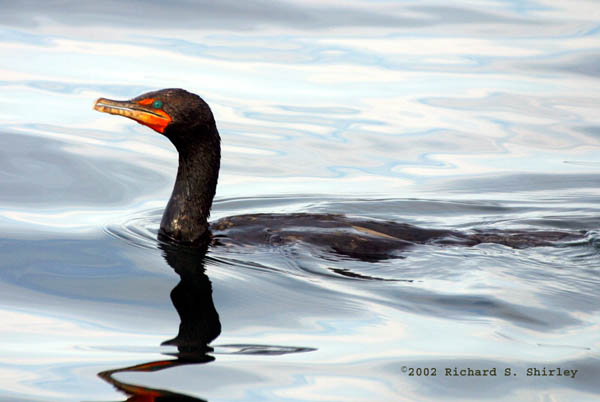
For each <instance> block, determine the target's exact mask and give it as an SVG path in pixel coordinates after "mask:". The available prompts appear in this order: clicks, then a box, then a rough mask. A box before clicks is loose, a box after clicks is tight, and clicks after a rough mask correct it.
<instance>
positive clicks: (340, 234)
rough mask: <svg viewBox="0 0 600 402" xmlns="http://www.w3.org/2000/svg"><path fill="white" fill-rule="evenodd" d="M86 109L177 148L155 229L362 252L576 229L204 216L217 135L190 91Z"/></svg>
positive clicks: (546, 238)
mask: <svg viewBox="0 0 600 402" xmlns="http://www.w3.org/2000/svg"><path fill="white" fill-rule="evenodd" d="M94 109H96V110H98V111H100V112H104V113H110V114H117V115H121V116H125V117H128V118H130V119H133V120H135V121H137V122H138V123H140V124H143V125H146V126H148V127H150V128H152V129H153V130H155V131H157V132H159V133H160V134H162V135H164V136H166V137H167V138H168V139H169V140H170V141H171V142H172V143H173V145H174V146H175V148H176V149H177V151H178V152H179V169H178V171H177V178H176V180H175V186H174V188H173V193H172V195H171V198H170V200H169V202H168V204H167V207H166V209H165V212H164V214H163V217H162V221H161V224H160V232H159V236H161V237H162V238H166V239H168V240H171V241H176V242H180V243H192V244H199V243H201V242H203V241H206V239H207V237H210V236H211V232H212V235H213V237H214V238H216V239H217V240H220V241H224V242H230V243H234V244H235V243H243V244H249V243H250V244H252V243H254V244H256V243H263V244H264V243H267V244H282V243H289V242H294V241H298V240H301V241H305V242H308V243H311V244H319V245H324V246H327V247H329V248H331V249H333V250H334V251H335V252H338V253H340V254H344V255H348V256H351V257H356V258H360V259H365V260H378V259H382V258H388V257H390V256H391V255H392V254H391V253H392V252H393V251H395V250H398V249H402V248H405V247H407V246H409V245H412V244H424V243H435V244H461V245H467V246H472V245H476V244H480V243H498V244H504V245H507V246H510V247H515V248H522V247H530V246H545V245H550V244H552V242H555V241H559V240H567V239H572V238H574V237H581V233H573V232H504V231H494V232H488V233H470V234H466V233H462V232H457V231H451V230H435V229H426V228H420V227H416V226H413V225H408V224H403V223H396V222H381V221H374V220H364V219H357V218H349V217H345V216H343V215H333V214H300V213H298V214H286V215H282V214H253V215H239V216H233V217H229V218H223V219H220V220H218V221H216V222H214V223H213V224H211V225H210V229H209V223H208V217H209V215H210V207H211V204H212V201H213V197H214V195H215V190H216V186H217V179H218V176H219V166H220V158H221V147H220V142H221V139H220V137H219V132H218V130H217V126H216V124H215V119H214V117H213V114H212V112H211V110H210V108H209V106H208V104H207V103H206V102H204V100H202V98H200V97H199V96H198V95H195V94H192V93H190V92H188V91H186V90H183V89H162V90H160V91H155V92H148V93H145V94H143V95H140V96H138V97H136V98H133V99H131V100H129V101H114V100H109V99H104V98H100V99H98V100H97V101H96V103H95V105H94Z"/></svg>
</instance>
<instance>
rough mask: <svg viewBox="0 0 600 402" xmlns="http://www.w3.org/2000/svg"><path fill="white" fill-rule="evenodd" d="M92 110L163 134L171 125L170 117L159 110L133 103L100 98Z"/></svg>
mask: <svg viewBox="0 0 600 402" xmlns="http://www.w3.org/2000/svg"><path fill="white" fill-rule="evenodd" d="M94 109H95V110H97V111H99V112H102V113H110V114H116V115H120V116H125V117H128V118H130V119H132V120H135V121H137V122H138V123H140V124H143V125H145V126H148V127H150V128H151V129H153V130H155V131H158V132H159V133H161V134H163V133H164V131H165V128H166V127H167V126H168V125H169V123H171V116H169V115H168V114H167V113H166V112H165V111H163V110H161V109H154V108H152V107H151V106H149V105H143V104H140V103H138V102H135V101H115V100H111V99H104V98H100V99H98V100H97V101H96V103H94Z"/></svg>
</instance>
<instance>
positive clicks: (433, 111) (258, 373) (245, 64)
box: [0, 0, 600, 401]
mask: <svg viewBox="0 0 600 402" xmlns="http://www.w3.org/2000/svg"><path fill="white" fill-rule="evenodd" d="M1 9H2V12H1V13H0V124H1V127H2V128H1V129H0V185H1V186H2V188H3V191H1V192H0V227H1V228H2V229H3V233H4V235H2V236H0V305H1V308H0V318H1V319H0V339H1V340H2V342H1V343H0V399H2V400H10V401H22V400H36V401H64V400H124V398H127V397H128V396H126V395H125V394H127V393H121V392H118V391H117V390H116V389H113V388H112V387H111V385H110V384H108V383H106V382H104V381H102V380H101V379H100V378H98V373H101V372H106V371H107V370H117V372H115V374H114V378H115V379H117V380H118V381H121V382H123V383H124V384H134V385H138V386H140V387H141V388H143V389H146V391H148V390H150V389H157V388H159V389H163V390H169V391H170V392H175V393H178V394H183V395H188V396H194V397H196V398H207V399H209V400H266V399H272V400H323V399H331V400H340V399H343V400H398V399H399V398H404V399H405V400H440V399H444V400H464V399H468V398H472V399H481V398H489V397H491V396H495V397H496V398H497V399H500V400H507V401H508V400H519V399H524V400H525V399H533V398H546V399H552V400H564V401H568V400H581V401H585V400H590V401H591V400H596V399H597V398H598V395H600V389H599V387H598V384H597V378H598V375H600V363H599V360H598V359H599V356H600V355H599V354H598V344H599V338H598V333H600V332H599V331H598V322H599V320H598V319H599V317H600V315H599V314H600V313H599V311H598V306H599V305H600V300H599V299H598V294H597V293H598V292H597V289H598V284H599V283H598V282H599V281H598V274H597V267H598V250H599V247H600V242H599V240H598V227H599V226H600V225H599V224H600V220H599V218H598V217H599V216H600V208H599V207H598V205H599V203H598V200H600V192H599V191H600V190H599V186H598V183H600V164H599V163H598V160H600V158H599V157H600V147H599V145H600V144H599V140H600V135H599V133H600V114H599V113H598V105H600V99H599V95H598V94H599V93H600V81H599V80H598V79H599V78H600V69H599V67H598V65H599V64H598V62H599V57H600V56H599V53H598V49H600V25H599V23H598V18H597V17H598V16H599V15H600V14H599V13H600V7H599V6H598V4H597V3H596V2H594V1H570V2H561V3H560V4H557V3H556V2H548V1H535V2H534V1H481V2H467V1H463V2H458V3H456V4H452V5H451V6H449V5H448V4H447V3H444V2H439V1H426V2H416V1H403V2H398V1H363V0H354V1H351V2H346V3H344V6H340V4H339V2H333V1H331V0H327V1H318V2H317V1H312V0H311V1H302V2H300V1H286V2H274V1H267V0H260V1H247V2H244V3H240V2H233V1H221V2H209V1H196V2H187V1H171V2H169V3H168V4H166V3H164V2H162V3H161V2H148V1H144V2H141V1H130V2H117V1H110V0H108V1H104V2H101V3H100V2H77V1H60V2H55V1H45V2H40V1H18V2H14V1H13V2H3V3H2V5H1ZM164 87H183V88H186V89H188V90H190V91H193V92H197V93H198V94H200V95H201V96H202V97H203V98H204V99H206V100H207V102H208V103H209V104H210V105H211V107H212V109H213V112H214V114H215V116H216V120H217V123H218V127H219V130H220V133H221V137H222V140H223V160H222V169H221V176H220V179H219V187H218V191H217V198H216V202H215V205H214V209H213V217H214V218H215V219H216V218H221V217H224V216H229V215H234V214H243V213H250V212H268V213H270V212H280V213H289V212H312V213H346V214H349V215H353V216H359V217H369V218H372V219H382V220H395V221H401V222H407V223H411V224H415V225H419V226H424V227H438V228H450V229H457V230H478V229H479V230H490V229H492V230H493V229H522V228H526V229H529V230H586V231H589V232H588V233H587V235H586V236H585V237H584V238H583V239H581V240H579V241H577V242H573V243H568V244H562V245H561V247H540V248H535V249H524V250H516V249H509V248H507V247H504V246H500V245H493V244H489V245H479V246H477V247H473V248H457V247H448V248H440V247H434V246H419V247H415V248H413V249H410V250H409V251H408V252H405V253H402V254H401V255H398V258H396V259H392V260H384V261H378V262H372V263H365V262H363V261H358V260H352V259H349V258H340V256H338V255H335V254H333V253H330V252H327V251H323V250H321V249H311V248H310V247H309V246H307V245H305V244H299V245H296V246H293V247H281V248H279V249H277V250H274V249H272V248H257V249H254V248H253V249H251V250H227V249H218V248H215V249H214V250H212V249H211V250H210V251H209V254H208V256H207V257H206V264H205V266H204V268H205V269H206V271H205V272H204V271H202V270H198V271H199V273H198V276H194V275H192V279H193V280H197V281H200V280H205V279H208V281H209V282H208V283H209V285H208V286H212V298H213V299H214V300H213V301H214V306H215V307H216V310H217V312H218V315H219V317H220V325H221V326H222V330H221V333H220V335H219V336H218V337H217V338H216V340H215V341H214V342H213V344H212V345H213V346H214V348H215V350H214V352H212V353H208V354H207V356H210V357H211V358H210V359H208V360H207V361H200V360H201V359H198V360H197V361H195V364H185V365H177V364H174V363H166V364H167V366H166V368H164V369H162V370H157V371H151V372H150V371H147V372H139V371H137V372H134V371H123V372H118V370H120V369H123V368H126V367H129V366H134V367H137V366H136V365H139V364H144V363H152V362H162V361H165V360H169V359H171V360H173V361H175V360H176V359H180V358H181V356H180V355H175V356H173V355H165V353H171V354H173V353H175V354H176V353H177V351H176V348H175V347H174V346H160V345H161V343H162V342H164V341H165V340H168V339H172V338H173V337H174V336H176V335H177V333H178V328H180V321H179V320H178V314H177V311H176V308H177V306H174V305H173V304H172V300H171V298H170V293H171V292H172V290H173V288H174V287H175V286H176V285H177V284H178V283H179V280H180V275H181V274H180V272H178V271H177V268H175V267H173V265H172V263H171V262H169V259H168V258H166V257H164V255H163V253H162V252H161V250H159V249H158V246H157V243H156V241H155V236H156V231H157V228H158V224H159V220H160V215H161V212H162V208H163V207H164V204H165V201H166V199H167V198H168V196H169V194H170V191H171V183H172V180H173V177H174V175H175V171H176V163H177V155H176V153H175V150H174V149H173V148H172V146H171V144H170V143H169V142H168V141H167V140H166V139H165V138H163V137H161V136H159V135H157V134H156V133H153V132H150V130H148V129H147V128H145V127H141V126H139V125H135V124H134V123H132V122H130V121H124V120H120V119H117V118H112V117H108V116H105V115H100V114H98V113H96V112H94V111H92V108H91V106H92V104H93V101H94V99H96V98H97V97H100V96H103V97H108V98H114V99H120V98H122V99H126V98H131V97H133V96H136V95H138V94H140V93H143V92H146V91H148V90H153V89H158V88H164ZM200 271H201V272H200ZM204 273H205V274H206V275H204ZM202 275H204V276H202ZM200 278H204V279H200ZM194 283H197V282H194ZM204 285H206V283H204ZM200 293H202V292H200ZM205 293H206V292H205ZM178 310H179V309H178ZM241 345H251V347H248V348H246V349H244V347H242V346H241ZM275 349H276V350H278V351H288V352H289V353H288V352H285V353H283V352H282V353H281V354H274V353H271V354H269V353H267V352H269V351H271V352H272V351H273V350H275ZM243 350H246V351H247V353H242V351H243ZM252 351H255V352H256V351H259V352H260V353H251V352H252ZM203 356H204V355H203ZM196 357H198V356H196ZM213 357H214V360H213V359H212V358H213ZM169 364H172V366H169ZM403 366H414V367H438V368H439V369H440V370H441V369H443V368H444V367H454V366H458V367H459V368H465V367H471V366H472V367H479V368H492V367H497V368H498V370H499V371H500V370H503V369H504V368H505V367H510V368H512V369H514V370H515V371H517V372H519V375H518V376H516V377H514V378H508V379H506V378H504V377H498V378H478V379H473V378H455V377H446V376H442V375H438V376H437V377H435V378H426V377H408V376H407V375H406V374H405V373H403V369H402V367H403ZM532 366H542V367H543V366H547V367H563V368H567V369H578V370H579V371H580V372H579V374H578V375H577V377H576V378H575V379H573V380H570V379H562V378H560V379H559V378H549V377H548V378H534V377H527V376H525V375H524V374H523V373H524V372H525V370H526V369H527V368H528V367H532ZM112 384H113V385H115V383H112ZM127 395H131V394H127Z"/></svg>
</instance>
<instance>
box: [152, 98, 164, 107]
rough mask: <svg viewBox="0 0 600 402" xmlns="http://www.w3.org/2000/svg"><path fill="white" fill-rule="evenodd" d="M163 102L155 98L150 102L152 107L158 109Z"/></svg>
mask: <svg viewBox="0 0 600 402" xmlns="http://www.w3.org/2000/svg"><path fill="white" fill-rule="evenodd" d="M162 105H163V103H162V102H161V101H159V100H155V101H154V102H152V107H153V108H154V109H160V108H161V107H162Z"/></svg>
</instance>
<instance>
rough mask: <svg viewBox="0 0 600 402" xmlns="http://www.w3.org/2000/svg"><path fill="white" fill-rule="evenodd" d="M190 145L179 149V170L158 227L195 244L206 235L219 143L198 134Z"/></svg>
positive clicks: (215, 138)
mask: <svg viewBox="0 0 600 402" xmlns="http://www.w3.org/2000/svg"><path fill="white" fill-rule="evenodd" d="M196 138H199V140H198V141H197V142H195V143H193V144H189V143H187V144H185V145H180V144H178V143H177V142H176V141H173V143H174V144H175V147H176V148H177V150H178V151H179V168H178V170H177V178H176V180H175V186H174V188H173V193H172V194H171V199H170V200H169V203H168V204H167V208H166V209H165V212H164V214H163V217H162V221H161V223H160V231H161V234H163V235H167V236H168V237H169V238H171V239H174V240H177V241H180V242H184V243H196V242H198V241H200V239H202V237H203V235H204V234H206V233H207V231H208V217H209V215H210V207H211V205H212V200H213V197H214V195H215V191H216V187H217V179H218V177H219V166H220V159H221V148H220V139H219V134H218V132H217V129H216V128H214V133H213V132H209V133H206V132H204V133H199V135H198V136H197V137H196Z"/></svg>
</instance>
